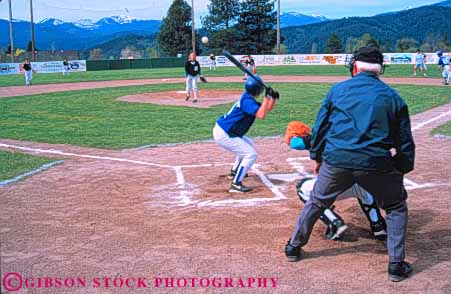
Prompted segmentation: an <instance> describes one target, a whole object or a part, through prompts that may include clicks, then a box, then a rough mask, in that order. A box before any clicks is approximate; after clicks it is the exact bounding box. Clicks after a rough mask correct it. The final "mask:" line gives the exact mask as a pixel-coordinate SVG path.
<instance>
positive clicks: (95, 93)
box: [0, 83, 449, 149]
mask: <svg viewBox="0 0 451 294" xmlns="http://www.w3.org/2000/svg"><path fill="white" fill-rule="evenodd" d="M330 86H331V85H330V84H301V85H300V84H283V83H281V84H274V87H275V88H276V89H277V90H279V91H280V92H281V93H282V99H281V100H280V101H279V103H278V104H277V106H276V108H275V110H274V111H273V112H272V113H270V114H269V116H268V117H267V119H266V120H264V121H259V120H258V121H257V122H256V124H255V126H254V127H253V129H252V131H251V132H250V135H251V136H273V135H280V134H282V133H283V132H284V130H285V127H286V124H287V123H288V122H289V121H291V120H302V121H304V122H306V123H308V124H312V123H313V121H314V119H315V116H316V113H317V111H318V108H319V105H320V103H321V101H322V99H323V97H324V95H325V94H326V92H327V91H328V90H329V88H330ZM241 87H242V85H241V84H240V83H235V84H224V83H218V84H214V83H209V84H206V85H203V86H202V88H214V89H240V88H241ZM394 88H395V89H396V90H398V91H399V93H400V94H401V95H402V96H403V97H404V99H405V100H406V102H407V104H408V105H409V107H410V111H411V113H412V114H413V113H418V112H421V111H424V110H426V109H429V108H432V107H434V106H437V105H441V104H444V103H448V102H449V89H448V88H446V87H425V86H421V87H420V86H411V85H397V86H394ZM166 90H180V85H175V84H165V85H147V86H139V87H137V86H133V87H120V88H110V89H94V90H82V91H73V92H63V93H51V94H42V95H33V96H23V97H10V98H2V99H0V109H1V110H2V111H0V125H1V128H0V138H9V139H17V140H25V141H35V142H46V143H54V144H55V143H63V144H71V145H78V146H89V147H99V148H111V149H123V148H132V147H138V146H143V145H149V144H162V143H178V142H192V141H198V140H205V139H209V138H211V131H212V127H213V125H214V122H215V120H216V118H217V117H219V116H220V115H222V114H224V113H225V112H226V111H227V110H228V109H229V108H230V105H231V104H228V105H221V106H216V107H213V108H209V109H198V108H188V107H180V106H161V105H153V104H141V103H128V102H120V101H116V100H115V99H116V98H117V97H120V96H123V95H128V94H134V93H144V92H153V91H166ZM237 98H238V97H237Z"/></svg>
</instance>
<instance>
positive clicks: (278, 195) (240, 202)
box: [177, 165, 287, 208]
mask: <svg viewBox="0 0 451 294" xmlns="http://www.w3.org/2000/svg"><path fill="white" fill-rule="evenodd" d="M252 170H253V171H254V172H255V174H256V175H257V176H258V177H259V178H260V180H261V181H262V183H263V184H264V185H265V186H266V187H268V189H269V190H270V191H271V192H272V193H273V194H274V195H275V196H274V197H254V198H246V199H225V200H205V201H193V200H191V199H190V197H189V194H188V193H189V192H188V191H181V196H180V198H181V199H182V200H183V199H184V200H185V202H183V203H185V205H190V204H195V205H197V207H199V208H203V207H224V206H227V207H230V206H236V207H243V206H255V205H257V204H259V203H266V202H271V201H279V200H284V199H287V197H286V196H285V195H284V194H283V193H282V192H281V191H280V190H279V188H277V187H276V186H275V185H274V184H273V183H271V181H270V180H269V179H268V178H267V177H266V175H265V174H264V173H263V172H262V171H260V170H259V169H258V165H254V166H253V167H252ZM178 172H179V173H181V175H178V176H177V181H178V183H179V185H180V186H181V187H182V186H185V185H186V182H185V180H184V177H183V174H182V169H181V168H180V169H178Z"/></svg>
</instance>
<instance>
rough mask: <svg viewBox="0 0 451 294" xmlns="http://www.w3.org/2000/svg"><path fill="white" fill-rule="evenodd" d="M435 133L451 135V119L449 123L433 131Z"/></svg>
mask: <svg viewBox="0 0 451 294" xmlns="http://www.w3.org/2000/svg"><path fill="white" fill-rule="evenodd" d="M432 134H433V135H444V136H451V121H449V122H448V123H446V124H444V125H442V126H440V127H438V128H436V129H434V130H433V131H432Z"/></svg>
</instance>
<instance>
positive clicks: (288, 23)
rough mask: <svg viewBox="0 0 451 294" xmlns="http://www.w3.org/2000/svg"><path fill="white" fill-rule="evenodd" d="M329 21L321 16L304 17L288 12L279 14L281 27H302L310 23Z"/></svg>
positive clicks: (303, 15) (297, 13)
mask: <svg viewBox="0 0 451 294" xmlns="http://www.w3.org/2000/svg"><path fill="white" fill-rule="evenodd" d="M327 20H329V19H328V18H327V17H324V16H322V15H305V14H302V13H299V12H295V11H290V12H284V13H281V14H280V23H281V27H283V28H285V27H292V26H302V25H307V24H311V23H317V22H323V21H327Z"/></svg>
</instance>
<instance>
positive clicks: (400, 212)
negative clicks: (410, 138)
mask: <svg viewBox="0 0 451 294" xmlns="http://www.w3.org/2000/svg"><path fill="white" fill-rule="evenodd" d="M354 183H358V184H359V185H360V186H362V187H363V188H364V189H365V190H367V191H368V192H369V193H371V194H372V195H373V196H374V198H375V199H376V201H377V204H379V206H380V207H381V208H382V209H384V210H385V211H386V213H387V234H388V238H387V249H388V255H389V258H390V262H400V261H403V260H404V257H405V240H406V231H407V218H408V216H407V203H406V199H407V192H406V190H405V189H404V184H403V175H402V174H401V173H400V172H398V171H396V170H393V171H388V172H376V171H362V170H352V169H343V168H337V167H333V166H330V165H328V164H327V163H325V162H323V164H322V165H321V168H320V170H319V174H318V179H317V181H316V183H315V186H314V187H313V191H312V194H311V197H310V199H309V200H308V201H307V202H306V203H305V205H304V208H303V209H302V211H301V213H300V215H299V217H298V220H297V223H296V228H295V230H294V232H293V235H292V236H291V245H293V246H304V245H305V244H307V242H308V240H309V237H310V234H311V233H312V229H313V225H314V224H315V222H316V221H317V220H318V218H319V216H320V215H321V213H322V212H323V210H324V209H326V208H328V207H330V206H331V205H332V203H333V202H334V201H335V199H336V198H337V196H338V195H340V194H341V193H343V192H344V191H346V190H347V189H349V188H350V187H351V186H352V185H353V184H354Z"/></svg>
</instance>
